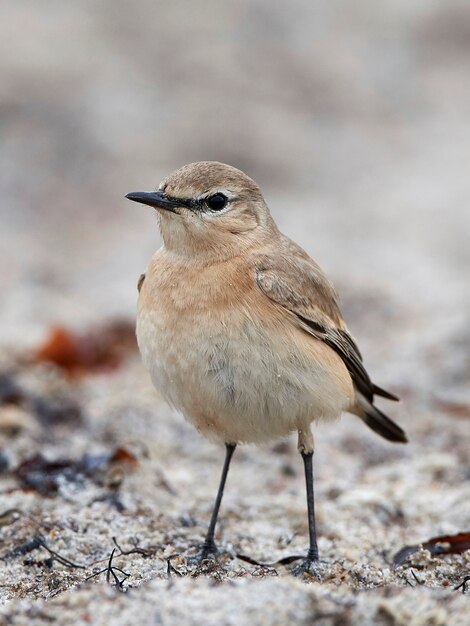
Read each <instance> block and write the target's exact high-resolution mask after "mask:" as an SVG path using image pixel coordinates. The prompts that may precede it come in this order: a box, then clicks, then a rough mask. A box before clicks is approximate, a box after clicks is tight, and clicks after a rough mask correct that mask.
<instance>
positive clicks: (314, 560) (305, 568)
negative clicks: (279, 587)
mask: <svg viewBox="0 0 470 626" xmlns="http://www.w3.org/2000/svg"><path fill="white" fill-rule="evenodd" d="M298 449H299V452H300V454H301V455H302V460H303V462H304V470H305V484H306V487H307V509H308V532H309V539H310V546H309V549H308V552H307V556H306V557H305V559H304V560H303V561H302V563H300V565H298V566H297V567H295V568H294V569H293V570H292V573H293V574H294V576H300V575H302V574H303V573H304V572H312V571H313V570H315V568H316V566H317V564H318V546H317V531H316V527H315V499H314V493H313V464H312V459H313V436H312V433H311V431H310V429H308V431H305V430H299V443H298Z"/></svg>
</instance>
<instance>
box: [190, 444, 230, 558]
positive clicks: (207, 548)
mask: <svg viewBox="0 0 470 626" xmlns="http://www.w3.org/2000/svg"><path fill="white" fill-rule="evenodd" d="M225 448H226V452H225V461H224V466H223V468H222V475H221V477H220V483H219V489H218V491H217V497H216V499H215V503H214V508H213V509H212V515H211V521H210V523H209V528H208V529H207V534H206V538H205V540H204V543H203V544H202V546H201V551H200V553H199V555H198V557H197V560H198V561H199V562H201V561H203V560H204V559H207V557H208V556H210V555H214V554H216V553H217V546H216V545H215V541H214V532H215V525H216V523H217V517H218V515H219V509H220V503H221V502H222V496H223V495H224V487H225V481H226V480H227V474H228V470H229V467H230V461H231V459H232V455H233V453H234V452H235V448H236V444H234V443H226V444H225Z"/></svg>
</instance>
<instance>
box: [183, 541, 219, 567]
mask: <svg viewBox="0 0 470 626" xmlns="http://www.w3.org/2000/svg"><path fill="white" fill-rule="evenodd" d="M218 552H219V551H218V549H217V546H216V545H215V542H214V541H204V543H203V544H202V546H201V548H200V550H199V552H198V554H196V556H191V557H189V558H187V559H186V561H187V563H188V565H197V566H199V565H201V563H202V562H203V561H215V560H216V558H217V554H218Z"/></svg>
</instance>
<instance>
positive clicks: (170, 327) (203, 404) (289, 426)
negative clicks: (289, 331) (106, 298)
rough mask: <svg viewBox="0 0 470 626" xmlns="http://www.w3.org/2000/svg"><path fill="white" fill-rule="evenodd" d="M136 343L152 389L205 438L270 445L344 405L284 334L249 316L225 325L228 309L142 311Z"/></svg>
mask: <svg viewBox="0 0 470 626" xmlns="http://www.w3.org/2000/svg"><path fill="white" fill-rule="evenodd" d="M137 340H138V344H139V348H140V351H141V353H142V358H143V361H144V364H145V366H146V367H147V369H148V370H149V372H150V375H151V377H152V380H153V383H154V385H155V387H156V388H157V389H158V390H159V391H160V393H161V394H162V395H163V397H164V398H165V399H166V400H167V402H168V403H170V404H171V405H173V406H174V407H175V408H176V409H178V410H179V411H181V412H182V413H183V415H184V416H185V417H186V419H188V420H189V421H190V422H192V423H193V424H194V425H195V426H196V428H197V429H198V430H199V431H200V432H202V433H203V434H205V435H206V436H208V437H210V438H212V439H217V440H221V441H224V442H233V443H237V442H253V443H260V442H264V441H269V440H271V439H274V438H278V437H282V436H285V435H287V434H288V433H290V432H292V431H294V430H297V429H298V428H302V427H305V426H306V425H308V424H310V422H311V421H312V420H313V419H329V418H335V417H339V415H340V414H341V412H342V411H343V410H345V409H347V408H348V405H349V403H350V398H349V397H348V396H347V394H345V393H344V389H341V381H339V380H337V379H336V378H335V377H334V376H332V374H331V368H330V369H328V368H327V367H324V366H323V364H322V363H321V362H318V361H315V360H312V358H309V356H308V355H305V354H304V355H303V356H302V355H301V351H300V352H299V350H297V349H296V348H297V347H296V345H295V343H293V342H292V340H291V339H289V338H288V337H286V340H285V341H283V340H282V338H281V340H277V341H273V338H272V332H271V331H270V329H269V328H266V327H264V326H262V325H258V326H256V325H255V324H254V322H253V321H252V319H250V318H249V317H248V316H247V317H246V318H245V319H243V321H242V322H241V323H240V320H239V319H238V320H237V323H236V324H231V323H230V312H227V313H226V314H225V315H221V316H220V317H217V316H214V317H213V318H212V319H211V320H210V321H209V322H208V319H207V316H206V315H204V316H202V315H201V314H200V313H198V311H197V310H196V311H194V312H192V313H191V314H190V315H186V314H185V315H184V316H182V317H181V319H180V318H179V317H178V316H176V317H175V315H168V314H167V313H166V312H164V311H162V310H160V308H159V306H158V305H156V306H155V307H154V308H152V309H151V310H149V308H148V307H146V308H145V309H144V310H139V313H138V318H137ZM306 340H307V341H310V338H306ZM311 341H315V340H314V339H311ZM322 347H323V346H322ZM328 350H329V349H328ZM332 354H333V357H332V358H337V357H336V355H335V354H334V353H332Z"/></svg>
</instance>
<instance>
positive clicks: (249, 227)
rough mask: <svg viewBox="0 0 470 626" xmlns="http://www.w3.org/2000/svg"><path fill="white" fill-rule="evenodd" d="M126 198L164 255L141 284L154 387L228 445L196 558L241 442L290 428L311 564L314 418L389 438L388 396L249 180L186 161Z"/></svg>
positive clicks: (327, 289) (398, 436)
mask: <svg viewBox="0 0 470 626" xmlns="http://www.w3.org/2000/svg"><path fill="white" fill-rule="evenodd" d="M126 197H127V198H129V199H130V200H134V201H136V202H140V203H143V204H147V205H150V206H151V207H154V208H155V209H156V210H157V212H158V216H159V223H160V230H161V235H162V239H163V246H162V247H161V248H160V249H159V250H158V251H157V252H156V253H155V255H154V256H153V258H152V260H151V262H150V265H149V267H148V269H147V272H146V274H145V275H142V277H141V279H140V281H139V292H140V293H139V301H138V314H137V339H138V344H139V348H140V351H141V353H142V358H143V361H144V364H145V366H146V367H147V368H148V370H149V372H150V375H151V377H152V380H153V383H154V385H155V387H156V388H157V389H158V390H159V391H160V393H161V394H162V395H163V397H164V398H165V399H166V400H167V401H168V403H169V404H171V405H172V406H173V407H175V408H176V409H178V410H179V411H181V413H183V415H184V416H185V418H186V419H187V420H189V421H190V422H191V423H192V424H193V425H194V426H195V427H196V428H197V430H198V431H199V432H201V433H202V434H203V435H206V436H207V437H209V438H211V439H213V440H216V441H219V442H223V443H225V445H226V457H225V463H224V467H223V471H222V477H221V481H220V486H219V491H218V494H217V498H216V502H215V505H214V509H213V513H212V518H211V522H210V525H209V529H208V532H207V536H206V539H205V542H204V544H203V546H202V551H201V554H200V558H207V557H208V556H210V555H213V554H215V553H216V546H215V543H214V530H215V524H216V521H217V515H218V512H219V507H220V503H221V500H222V495H223V490H224V486H225V480H226V477H227V472H228V468H229V464H230V460H231V457H232V454H233V452H234V450H235V447H236V445H237V444H239V443H265V442H268V441H270V440H273V439H277V438H279V437H285V436H286V435H288V434H289V433H291V432H293V431H297V433H298V449H299V451H300V453H301V455H302V458H303V461H304V466H305V477H306V486H307V504H308V521H309V535H310V548H309V551H308V553H307V556H306V558H305V559H304V561H303V562H302V564H301V565H300V566H299V567H297V568H296V573H300V572H303V571H306V570H309V569H314V568H315V564H316V562H317V561H318V549H317V541H316V531H315V515H314V495H313V472H312V454H313V449H314V443H313V437H312V432H311V423H312V422H318V421H321V420H325V421H327V420H334V419H336V418H338V417H339V416H340V415H341V413H342V412H344V411H349V412H350V413H354V414H355V415H357V416H359V417H360V418H361V419H362V420H363V421H364V422H365V423H366V424H367V425H368V426H370V428H372V429H373V430H374V431H375V432H376V433H378V434H379V435H381V436H382V437H385V439H388V440H390V441H397V442H406V436H405V433H404V432H403V430H402V429H401V428H400V427H399V426H397V425H396V424H395V423H394V422H392V421H391V420H390V419H389V418H388V417H387V416H386V415H384V414H383V413H382V412H381V411H380V410H379V409H378V408H377V407H376V406H374V404H373V401H374V396H376V395H378V396H383V397H384V398H388V399H390V400H396V399H397V398H396V397H395V396H394V395H393V394H391V393H388V392H387V391H384V390H383V389H381V388H380V387H377V386H376V385H374V384H373V383H372V381H371V380H370V378H369V376H368V374H367V372H366V370H365V369H364V366H363V364H362V357H361V353H360V352H359V349H358V347H357V346H356V343H355V342H354V339H353V338H352V337H351V335H350V334H349V332H348V330H347V328H346V325H345V323H344V321H343V318H342V316H341V312H340V310H339V306H338V298H337V295H336V293H335V291H334V289H333V287H332V285H331V284H330V282H329V281H328V279H327V278H326V276H325V275H324V274H323V272H322V271H321V269H320V268H319V267H318V265H317V264H316V263H315V262H314V261H313V260H312V259H311V258H310V257H309V256H308V254H307V253H306V252H304V250H302V248H300V247H299V246H298V245H297V244H295V243H294V242H293V241H291V240H290V239H288V238H287V237H286V236H285V235H283V234H282V233H280V232H279V230H278V229H277V227H276V224H275V223H274V220H273V218H272V217H271V214H270V212H269V210H268V207H267V206H266V203H265V201H264V199H263V196H262V194H261V191H260V189H259V187H258V185H257V184H256V183H255V182H254V181H253V180H251V178H249V177H248V176H246V175H245V174H244V173H243V172H241V171H240V170H237V169H235V168H234V167H231V166H229V165H224V164H222V163H218V162H212V161H202V162H199V163H193V164H190V165H186V166H184V167H182V168H181V169H179V170H177V171H176V172H174V173H173V174H171V175H170V176H169V177H168V178H166V179H165V180H164V181H163V182H162V184H161V185H160V187H159V188H158V191H152V192H133V193H129V194H128V195H127V196H126Z"/></svg>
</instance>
